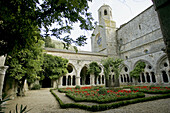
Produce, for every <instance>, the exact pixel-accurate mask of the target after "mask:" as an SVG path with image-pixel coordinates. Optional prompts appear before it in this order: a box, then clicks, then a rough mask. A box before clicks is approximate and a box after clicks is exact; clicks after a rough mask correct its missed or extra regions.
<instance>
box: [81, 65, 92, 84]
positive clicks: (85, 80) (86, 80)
mask: <svg viewBox="0 0 170 113" xmlns="http://www.w3.org/2000/svg"><path fill="white" fill-rule="evenodd" d="M80 77H81V78H80V84H81V85H85V84H90V75H89V74H87V67H86V66H84V67H83V68H82V70H81V72H80Z"/></svg>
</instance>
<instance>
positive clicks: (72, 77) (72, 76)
mask: <svg viewBox="0 0 170 113" xmlns="http://www.w3.org/2000/svg"><path fill="white" fill-rule="evenodd" d="M72 83H73V76H71V81H70V86H72Z"/></svg>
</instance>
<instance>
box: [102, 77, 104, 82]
mask: <svg viewBox="0 0 170 113" xmlns="http://www.w3.org/2000/svg"><path fill="white" fill-rule="evenodd" d="M102 84H104V75H102Z"/></svg>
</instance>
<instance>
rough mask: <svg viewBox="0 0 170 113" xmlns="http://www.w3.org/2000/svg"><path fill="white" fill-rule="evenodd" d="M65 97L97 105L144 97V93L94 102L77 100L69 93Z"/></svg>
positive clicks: (82, 99) (94, 100) (84, 99)
mask: <svg viewBox="0 0 170 113" xmlns="http://www.w3.org/2000/svg"><path fill="white" fill-rule="evenodd" d="M66 96H67V97H69V98H71V99H72V100H74V101H75V102H97V103H99V104H102V103H110V102H115V101H121V100H130V99H134V98H142V97H145V95H144V93H141V94H136V95H128V96H121V97H117V98H108V99H103V100H99V99H98V100H96V99H93V98H91V99H87V98H77V97H75V96H73V95H72V94H70V93H66Z"/></svg>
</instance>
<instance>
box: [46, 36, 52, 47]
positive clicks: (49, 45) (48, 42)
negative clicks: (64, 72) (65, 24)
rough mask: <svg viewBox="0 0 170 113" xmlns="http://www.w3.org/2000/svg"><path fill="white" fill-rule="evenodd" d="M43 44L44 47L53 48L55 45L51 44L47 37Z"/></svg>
mask: <svg viewBox="0 0 170 113" xmlns="http://www.w3.org/2000/svg"><path fill="white" fill-rule="evenodd" d="M44 42H45V47H49V48H55V45H54V44H53V43H52V40H51V38H50V37H49V36H47V37H45V39H44Z"/></svg>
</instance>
